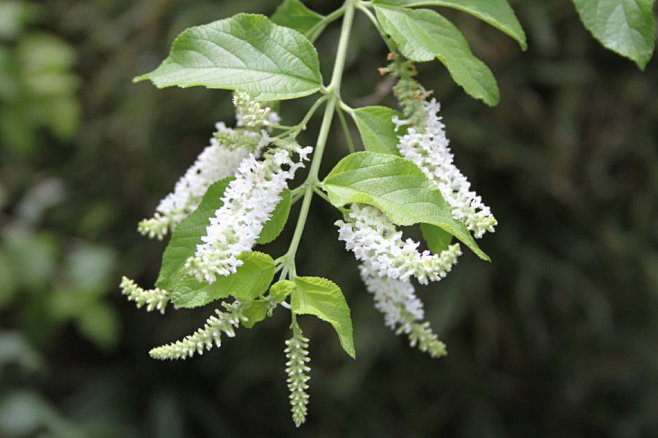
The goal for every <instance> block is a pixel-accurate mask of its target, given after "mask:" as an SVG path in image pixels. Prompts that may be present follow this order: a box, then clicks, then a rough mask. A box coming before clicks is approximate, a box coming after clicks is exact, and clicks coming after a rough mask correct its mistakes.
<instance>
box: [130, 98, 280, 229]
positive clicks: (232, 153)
mask: <svg viewBox="0 0 658 438" xmlns="http://www.w3.org/2000/svg"><path fill="white" fill-rule="evenodd" d="M234 103H235V106H236V119H237V127H236V128H229V127H227V126H226V125H225V124H224V123H223V122H219V123H217V124H216V125H215V127H216V132H215V133H214V135H213V137H212V138H211V139H210V146H208V147H206V148H205V149H204V150H203V151H202V152H201V154H199V156H198V157H197V159H196V161H195V162H194V164H192V166H191V167H190V168H189V169H188V170H187V171H186V172H185V174H184V175H183V176H182V177H181V178H180V179H179V180H178V182H177V183H176V186H175V188H174V191H173V192H172V193H170V194H168V195H167V196H166V197H165V198H164V199H162V201H160V204H159V205H158V206H157V208H156V210H155V214H154V216H153V217H152V218H149V219H144V220H143V221H141V222H140V223H139V226H138V230H139V232H140V233H142V234H144V235H147V236H148V237H151V238H154V237H155V238H158V239H162V238H163V237H164V236H165V235H166V234H167V233H168V232H170V231H173V230H174V229H175V228H176V225H178V224H179V223H180V222H181V221H182V220H183V219H185V218H186V217H187V216H188V215H189V214H190V213H191V212H192V211H194V210H195V209H196V208H197V207H198V205H199V203H200V202H201V199H202V198H203V195H204V194H205V193H206V190H208V187H209V186H210V185H211V184H213V183H214V182H216V181H219V180H220V179H223V178H227V177H230V176H233V174H234V173H235V171H236V169H237V168H238V166H239V164H240V163H241V162H242V160H244V159H245V158H247V157H248V156H249V154H250V153H252V154H254V155H256V156H258V155H259V154H260V152H261V151H262V150H263V148H265V147H266V146H267V145H269V144H270V143H271V142H272V138H271V137H270V136H269V128H268V127H269V125H270V124H272V123H278V122H279V116H278V114H277V113H276V112H274V111H272V110H271V109H270V108H269V107H263V106H262V104H261V103H259V102H255V101H254V100H253V99H251V97H250V96H249V95H248V94H246V93H240V92H237V93H235V96H234Z"/></svg>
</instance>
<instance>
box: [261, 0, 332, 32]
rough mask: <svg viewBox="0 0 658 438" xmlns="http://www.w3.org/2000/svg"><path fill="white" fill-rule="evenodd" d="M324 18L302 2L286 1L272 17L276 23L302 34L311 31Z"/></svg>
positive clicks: (295, 0)
mask: <svg viewBox="0 0 658 438" xmlns="http://www.w3.org/2000/svg"><path fill="white" fill-rule="evenodd" d="M322 18H323V17H322V15H320V14H318V13H317V12H314V11H312V10H310V9H309V8H307V7H306V5H304V3H302V2H301V1H300V0H284V1H283V3H281V5H279V7H278V8H276V11H274V14H273V15H272V21H273V22H274V23H276V24H279V25H281V26H286V27H290V28H292V29H295V30H297V31H299V32H301V33H306V32H308V31H309V30H311V29H312V28H313V27H314V26H315V25H316V24H318V23H319V22H320V21H322Z"/></svg>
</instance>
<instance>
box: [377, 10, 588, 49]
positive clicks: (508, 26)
mask: <svg viewBox="0 0 658 438" xmlns="http://www.w3.org/2000/svg"><path fill="white" fill-rule="evenodd" d="M585 1H587V0H585ZM374 3H375V4H378V5H389V6H408V7H413V6H446V7H448V8H454V9H459V10H460V11H464V12H467V13H469V14H471V15H473V16H475V17H477V18H479V19H480V20H482V21H484V22H486V23H489V24H490V25H492V26H493V27H495V28H497V29H499V30H501V31H503V32H505V33H506V34H507V35H509V36H511V37H512V38H514V39H515V40H516V41H518V43H519V45H520V46H521V48H522V49H523V50H525V49H526V48H527V47H528V44H527V43H526V37H525V32H523V28H522V27H521V24H520V23H519V20H518V19H517V18H516V15H515V14H514V10H513V9H512V8H511V6H510V5H509V3H508V1H507V0H374Z"/></svg>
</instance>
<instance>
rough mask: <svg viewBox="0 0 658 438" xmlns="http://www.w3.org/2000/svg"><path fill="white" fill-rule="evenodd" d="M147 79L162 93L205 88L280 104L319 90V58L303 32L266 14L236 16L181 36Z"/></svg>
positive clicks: (143, 77) (196, 28) (196, 27)
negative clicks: (163, 91) (279, 22)
mask: <svg viewBox="0 0 658 438" xmlns="http://www.w3.org/2000/svg"><path fill="white" fill-rule="evenodd" d="M146 79H149V80H151V81H152V82H153V83H154V84H155V85H156V86H157V87H158V88H163V87H171V86H174V85H177V86H179V87H192V86H204V87H207V88H223V89H229V90H240V91H245V92H247V93H249V94H251V95H252V96H253V97H254V98H255V99H257V100H282V99H293V98H296V97H301V96H307V95H309V94H313V93H315V92H316V91H318V90H319V89H320V87H321V85H322V76H321V74H320V67H319V61H318V55H317V52H316V50H315V48H314V47H313V45H312V44H311V42H310V41H309V40H308V39H306V37H305V36H304V35H302V34H301V33H299V32H297V31H295V30H293V29H290V28H288V27H284V26H279V25H277V24H274V23H272V22H271V21H270V20H269V19H268V18H267V17H265V16H263V15H254V14H238V15H235V16H233V17H231V18H227V19H224V20H218V21H215V22H213V23H210V24H205V25H202V26H195V27H191V28H189V29H187V30H186V31H184V32H183V33H181V34H180V35H179V36H178V37H177V38H176V40H175V41H174V44H173V46H172V48H171V52H170V53H169V56H168V57H167V59H165V60H164V62H163V63H162V64H161V65H160V67H158V68H157V69H156V70H154V71H152V72H151V73H148V74H145V75H143V76H140V77H138V78H136V79H135V80H136V81H142V80H146Z"/></svg>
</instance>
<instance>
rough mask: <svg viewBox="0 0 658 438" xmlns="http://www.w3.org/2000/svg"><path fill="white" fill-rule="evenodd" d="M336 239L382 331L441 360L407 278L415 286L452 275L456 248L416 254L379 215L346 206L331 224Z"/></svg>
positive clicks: (413, 244)
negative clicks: (352, 261)
mask: <svg viewBox="0 0 658 438" xmlns="http://www.w3.org/2000/svg"><path fill="white" fill-rule="evenodd" d="M336 225H337V226H338V238H339V239H340V240H343V241H344V242H345V246H346V248H347V249H348V250H351V251H352V252H354V255H355V257H356V258H357V259H358V260H360V261H361V265H360V266H359V270H360V273H361V278H362V279H363V282H364V283H365V285H366V288H367V289H368V291H369V292H370V293H372V294H373V295H374V299H375V307H376V308H377V310H379V311H380V312H382V314H383V315H384V320H385V322H386V325H387V326H388V327H390V328H391V329H392V330H394V331H395V332H396V333H397V334H401V333H404V334H406V335H408V336H409V340H410V344H411V346H416V345H418V347H419V348H420V349H421V350H422V351H426V352H428V353H429V354H430V355H431V356H433V357H440V356H443V355H444V354H445V345H444V344H443V343H442V342H441V341H439V340H438V338H437V336H436V335H435V334H434V333H433V332H432V331H431V329H430V328H429V324H428V323H423V322H422V320H423V317H424V311H423V303H422V302H421V301H420V299H419V298H418V297H417V296H416V293H415V288H414V286H413V284H412V283H411V279H410V278H411V277H412V276H413V277H416V278H417V279H418V281H419V282H420V283H421V284H427V283H428V282H429V281H438V280H440V279H441V278H443V277H445V276H446V275H447V274H448V272H450V270H451V269H452V267H453V266H454V264H455V263H457V258H458V257H459V256H460V255H461V249H460V247H459V244H454V245H450V246H449V247H448V248H446V249H445V250H444V251H442V252H441V253H440V254H432V253H430V252H429V251H427V250H425V251H422V252H420V251H418V246H419V243H418V242H415V241H413V240H411V239H407V240H403V239H402V232H400V231H398V230H397V229H396V228H395V225H394V224H393V223H392V222H391V221H390V220H389V219H388V218H387V217H386V215H384V213H382V212H381V211H380V210H379V209H377V208H375V207H371V206H368V205H362V204H352V205H351V207H350V213H349V214H348V218H347V220H345V221H342V220H339V221H337V222H336Z"/></svg>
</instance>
